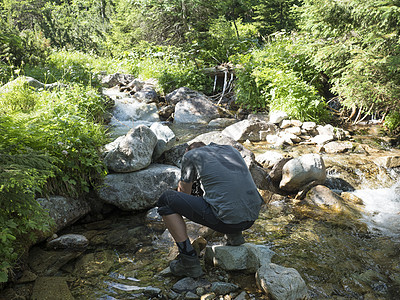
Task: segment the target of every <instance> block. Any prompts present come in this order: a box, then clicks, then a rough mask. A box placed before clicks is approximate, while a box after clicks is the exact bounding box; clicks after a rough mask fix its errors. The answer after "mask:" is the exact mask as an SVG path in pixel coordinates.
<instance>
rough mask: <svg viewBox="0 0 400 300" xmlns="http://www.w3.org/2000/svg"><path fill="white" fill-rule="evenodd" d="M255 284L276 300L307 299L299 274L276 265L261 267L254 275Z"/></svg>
mask: <svg viewBox="0 0 400 300" xmlns="http://www.w3.org/2000/svg"><path fill="white" fill-rule="evenodd" d="M256 280H257V284H258V285H259V286H260V287H261V288H262V289H263V290H264V292H265V293H266V294H268V295H270V296H271V298H272V299H276V300H300V299H305V298H307V294H308V291H307V286H306V283H305V282H304V280H303V278H301V276H300V274H299V272H297V270H295V269H293V268H285V267H282V266H279V265H276V264H272V263H271V264H268V265H263V266H261V267H260V269H259V270H258V271H257V273H256Z"/></svg>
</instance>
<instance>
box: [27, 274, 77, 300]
mask: <svg viewBox="0 0 400 300" xmlns="http://www.w3.org/2000/svg"><path fill="white" fill-rule="evenodd" d="M31 299H32V300H46V299H63V300H74V297H72V294H71V292H70V290H69V288H68V284H67V281H66V278H64V277H39V278H38V279H37V280H36V281H35V285H34V286H33V291H32V298H31Z"/></svg>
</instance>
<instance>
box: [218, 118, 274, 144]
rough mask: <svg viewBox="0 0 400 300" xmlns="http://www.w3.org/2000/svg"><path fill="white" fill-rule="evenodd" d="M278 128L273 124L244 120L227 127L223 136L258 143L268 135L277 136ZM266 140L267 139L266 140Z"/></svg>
mask: <svg viewBox="0 0 400 300" xmlns="http://www.w3.org/2000/svg"><path fill="white" fill-rule="evenodd" d="M276 130H277V127H276V126H275V125H274V124H272V123H267V122H265V121H259V120H253V119H252V120H243V121H240V122H238V123H235V124H232V125H230V126H228V127H226V128H225V129H224V130H223V131H222V134H224V135H226V136H229V137H231V138H232V139H234V140H235V141H246V140H249V141H251V142H258V141H261V140H263V137H265V136H266V135H268V134H275V133H276ZM264 139H265V138H264Z"/></svg>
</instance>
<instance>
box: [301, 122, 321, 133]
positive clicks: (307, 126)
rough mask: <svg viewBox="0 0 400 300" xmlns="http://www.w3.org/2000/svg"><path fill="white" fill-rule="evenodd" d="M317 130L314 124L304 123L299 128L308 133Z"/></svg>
mask: <svg viewBox="0 0 400 300" xmlns="http://www.w3.org/2000/svg"><path fill="white" fill-rule="evenodd" d="M316 128H317V124H316V123H315V122H304V123H303V125H302V126H301V129H303V130H305V131H307V132H309V131H311V132H312V131H314V130H315V129H316Z"/></svg>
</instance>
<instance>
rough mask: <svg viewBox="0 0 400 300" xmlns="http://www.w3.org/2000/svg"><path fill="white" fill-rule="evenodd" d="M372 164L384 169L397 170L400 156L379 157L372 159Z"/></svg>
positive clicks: (399, 164) (399, 165)
mask: <svg viewBox="0 0 400 300" xmlns="http://www.w3.org/2000/svg"><path fill="white" fill-rule="evenodd" d="M374 162H375V163H376V164H377V165H378V166H382V167H385V168H397V167H400V156H397V155H393V156H380V157H377V158H375V159H374Z"/></svg>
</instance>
